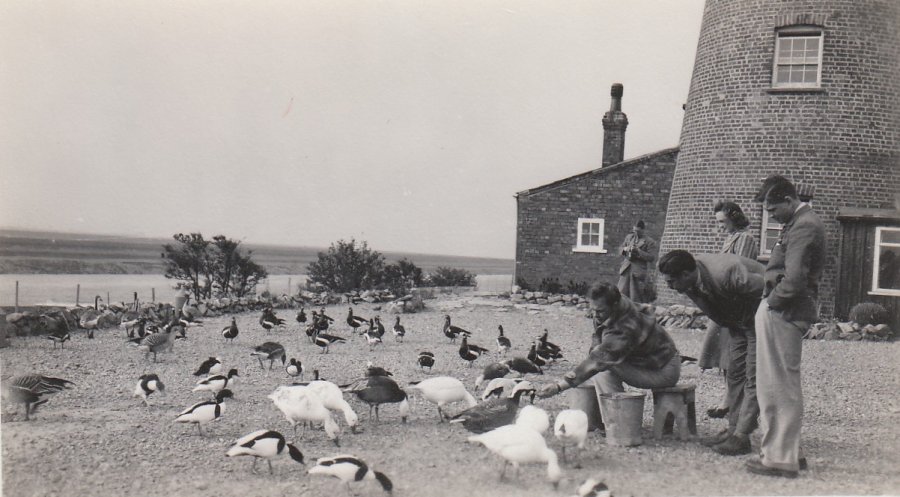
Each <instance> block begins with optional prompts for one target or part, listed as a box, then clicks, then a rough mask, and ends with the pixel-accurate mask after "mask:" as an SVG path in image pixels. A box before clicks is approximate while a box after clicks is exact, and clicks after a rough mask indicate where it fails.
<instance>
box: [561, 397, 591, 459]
mask: <svg viewBox="0 0 900 497" xmlns="http://www.w3.org/2000/svg"><path fill="white" fill-rule="evenodd" d="M553 434H554V435H556V438H557V440H559V441H560V442H561V443H562V455H563V461H565V460H566V446H567V445H574V446H576V447H577V448H579V449H583V448H584V442H585V440H587V434H588V416H587V414H586V413H585V412H584V411H582V410H581V409H566V410H563V411H560V412H559V414H557V415H556V422H555V423H554V424H553Z"/></svg>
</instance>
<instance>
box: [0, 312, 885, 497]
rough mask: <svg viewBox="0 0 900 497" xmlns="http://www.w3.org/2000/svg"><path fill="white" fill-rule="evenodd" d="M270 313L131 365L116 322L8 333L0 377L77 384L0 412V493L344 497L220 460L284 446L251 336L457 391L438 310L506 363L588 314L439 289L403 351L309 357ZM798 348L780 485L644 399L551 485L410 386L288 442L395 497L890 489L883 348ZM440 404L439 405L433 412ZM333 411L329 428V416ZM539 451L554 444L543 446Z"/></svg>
mask: <svg viewBox="0 0 900 497" xmlns="http://www.w3.org/2000/svg"><path fill="white" fill-rule="evenodd" d="M346 312H347V307H346V306H334V307H331V308H329V309H328V313H329V315H331V316H332V317H334V318H335V320H336V325H334V326H333V328H336V329H337V330H338V331H339V332H340V334H341V335H343V336H346V335H347V334H348V330H349V327H348V326H347V325H346V323H345V322H344V317H345V316H346ZM375 312H376V311H374V310H373V306H372V305H365V304H364V305H360V306H357V307H356V309H355V313H356V314H358V315H362V316H365V317H369V316H371V315H373V314H374V313H375ZM278 314H279V315H280V316H281V317H284V318H288V320H289V324H290V326H288V327H287V328H286V329H285V330H282V331H273V332H271V333H270V334H268V335H267V334H266V332H265V331H264V330H262V329H261V327H260V326H259V325H258V324H257V318H258V313H255V312H254V313H247V314H242V315H238V316H237V323H238V326H239V328H240V330H241V333H240V336H239V337H238V339H237V340H236V341H235V343H234V344H233V345H228V344H225V343H224V341H223V339H222V337H221V335H220V333H219V330H221V329H222V327H224V326H226V325H227V324H228V322H229V318H230V316H220V317H215V318H207V319H206V320H205V322H204V326H203V327H202V328H191V329H189V331H188V335H189V339H188V340H186V341H178V342H176V344H175V350H174V353H172V354H166V355H161V356H160V361H161V362H159V363H158V364H153V363H152V362H148V361H145V360H144V358H143V355H142V354H141V353H140V352H139V351H138V350H137V349H135V348H133V347H131V346H128V345H126V344H124V343H123V336H124V335H123V332H122V331H119V330H112V329H110V330H105V331H102V332H99V333H97V338H96V339H94V340H87V339H86V338H85V336H84V335H83V334H82V333H80V332H79V333H78V334H77V336H76V337H75V340H74V341H73V342H70V343H69V344H68V346H67V348H66V349H65V350H53V349H52V346H51V345H52V344H51V343H50V342H49V341H47V340H43V339H40V338H13V339H12V345H11V347H9V348H6V349H2V350H0V366H2V376H3V378H9V377H10V376H13V375H16V374H23V373H29V372H38V373H42V374H47V375H53V376H60V377H64V378H67V379H70V380H72V381H74V382H76V383H77V388H76V389H74V390H71V391H66V392H63V393H60V394H57V395H55V396H53V397H52V398H51V400H50V402H48V403H47V404H46V405H44V406H42V407H41V409H40V410H39V411H38V412H37V414H36V415H35V416H34V418H33V419H32V420H31V421H28V422H25V421H23V419H22V413H21V407H16V406H10V405H5V404H4V406H3V416H2V425H0V429H2V476H3V494H4V495H6V496H10V497H12V496H38V495H102V496H130V495H134V496H155V495H166V496H168V497H173V496H188V495H215V496H220V497H228V496H243V495H252V496H270V495H271V496H275V495H291V496H293V497H297V496H302V495H310V496H318V495H322V496H326V495H335V494H338V495H343V493H344V491H343V490H342V489H340V488H339V486H338V484H337V481H336V480H331V479H327V478H322V477H310V476H308V475H307V474H306V469H307V468H308V467H309V464H307V466H306V468H304V467H303V466H301V465H299V464H296V463H295V462H293V461H291V460H290V459H289V458H282V459H278V460H275V461H274V462H273V466H274V467H275V474H274V475H271V476H270V475H269V474H268V473H267V472H266V471H261V472H260V474H258V475H255V474H252V473H251V472H250V463H251V461H250V460H249V459H246V458H226V457H224V453H225V451H226V450H227V449H228V448H229V447H230V445H231V443H232V442H233V441H234V439H236V438H238V437H240V436H242V435H245V434H247V433H250V432H252V431H255V430H258V429H262V428H268V429H275V430H278V431H281V432H282V433H285V435H286V436H287V438H288V439H289V440H291V439H292V438H294V437H293V435H292V434H291V433H290V428H289V425H288V424H287V422H286V421H285V420H284V418H283V416H282V414H281V413H280V412H279V411H278V410H277V409H276V408H275V407H274V406H273V405H272V403H271V401H269V399H267V398H266V396H267V395H268V394H269V393H271V392H272V391H273V390H274V389H275V387H277V386H278V385H281V384H288V383H290V381H289V379H288V377H287V375H286V374H285V373H284V371H283V369H280V370H277V371H275V370H273V373H272V374H271V375H269V376H268V377H266V376H265V375H264V374H263V371H261V370H260V367H259V363H258V362H256V360H255V358H251V357H250V355H249V352H250V349H251V348H252V347H253V346H254V345H258V344H260V343H262V342H264V341H267V340H275V341H278V342H281V343H282V344H283V345H285V347H286V349H287V351H288V357H299V358H300V359H301V360H302V361H303V363H304V365H305V366H306V367H307V368H308V371H312V369H314V368H317V369H319V370H320V371H321V374H322V377H323V378H324V379H328V380H332V381H335V382H338V383H344V382H349V381H350V380H352V379H355V378H357V377H360V376H362V373H363V371H364V368H365V363H366V361H367V360H372V361H373V362H375V363H376V364H378V365H382V366H384V367H386V368H388V369H389V370H391V371H393V373H394V377H395V378H396V379H397V380H398V382H399V383H400V384H401V385H405V384H406V383H408V382H409V381H413V380H418V379H423V378H425V377H428V376H430V375H452V376H455V377H457V378H460V379H462V380H463V381H464V383H465V384H466V385H467V386H470V387H471V386H472V385H473V383H474V379H475V377H476V376H477V375H478V374H479V372H480V367H479V365H480V366H481V367H483V366H484V365H485V364H487V363H488V361H489V359H486V358H482V359H480V360H479V361H477V362H476V366H475V367H472V368H471V369H470V368H466V367H465V363H463V362H462V361H461V360H460V358H459V357H458V355H457V349H458V346H457V345H452V344H450V343H449V342H448V340H447V339H446V338H445V337H444V336H443V335H442V334H441V333H440V327H441V324H442V317H443V315H444V314H450V315H451V316H452V317H453V323H454V324H455V325H457V326H461V327H463V328H466V329H469V330H472V331H474V332H475V333H474V337H473V339H472V342H473V343H475V344H479V345H482V346H485V347H488V348H490V349H491V350H493V349H494V348H495V347H494V337H495V336H496V331H495V330H496V327H497V325H498V324H502V325H503V327H504V329H505V330H506V334H507V336H509V337H510V338H511V339H512V341H513V351H512V353H514V354H515V355H525V354H526V353H527V350H528V347H529V345H530V342H531V340H532V339H533V338H534V337H536V336H537V335H538V334H540V333H541V331H542V330H543V329H544V328H547V329H549V330H550V340H551V341H554V342H555V343H557V344H559V345H561V346H562V347H563V350H564V351H565V352H566V353H567V357H570V358H576V359H577V358H580V357H582V356H583V354H584V353H585V348H586V344H587V343H588V341H589V340H588V335H587V334H588V330H589V321H588V320H587V319H586V318H585V317H584V314H583V311H577V310H575V309H573V308H560V307H552V306H551V307H544V308H543V310H540V311H537V310H529V309H521V308H513V307H511V306H509V304H508V302H504V301H501V300H493V299H484V298H455V299H453V298H449V297H444V298H442V299H439V300H431V301H428V309H426V311H424V312H422V313H419V314H413V315H404V316H403V323H404V325H405V326H406V329H407V330H408V335H407V338H406V341H405V342H404V343H402V344H398V343H395V342H394V340H393V338H392V337H391V336H386V338H387V340H386V341H385V344H384V346H383V347H380V348H379V349H378V350H376V351H374V352H369V350H368V347H367V346H366V345H365V342H364V340H362V339H360V338H356V339H354V340H352V341H351V342H350V343H347V344H342V345H337V346H335V347H333V348H332V351H331V353H330V354H328V355H321V354H319V353H318V349H317V348H316V347H314V346H313V345H311V344H310V343H309V342H308V341H307V340H306V337H305V335H304V334H302V333H301V332H300V328H299V326H298V325H297V324H296V323H295V322H294V321H293V315H294V313H293V311H288V310H282V311H278ZM384 321H385V322H386V325H388V326H390V324H391V323H392V322H393V318H392V317H391V316H385V319H384ZM388 334H389V335H390V332H388ZM673 336H674V338H675V341H676V342H677V343H678V346H679V349H680V351H681V352H682V353H683V354H686V355H694V356H696V354H697V353H698V351H699V348H700V342H701V340H702V332H701V331H697V330H693V331H689V330H678V331H675V332H674V333H673ZM804 348H805V351H804V361H803V364H804V365H803V367H804V371H803V383H804V392H805V399H806V414H805V418H804V439H803V440H804V449H805V451H806V454H807V457H808V460H809V464H810V469H809V470H808V471H805V472H803V473H801V476H800V478H798V479H796V480H786V479H782V478H767V477H761V476H756V475H751V474H748V473H746V472H745V471H744V469H743V465H744V460H745V459H746V458H745V457H737V458H734V457H723V456H719V455H717V454H715V453H713V452H712V451H711V450H709V449H707V448H704V447H702V446H700V445H699V444H698V443H696V442H693V441H685V442H682V441H678V440H676V439H672V438H668V437H666V438H663V439H662V440H661V441H656V440H653V439H652V438H651V428H652V424H651V414H652V413H651V403H650V402H649V401H648V402H646V403H645V412H644V428H643V435H644V444H643V445H641V446H639V447H633V448H622V447H612V446H607V445H606V444H605V439H603V438H602V437H600V436H599V435H596V434H593V433H592V434H591V436H590V437H589V440H588V447H587V449H586V450H584V451H583V452H582V453H581V454H580V455H579V456H578V457H577V458H575V459H574V460H572V459H571V458H570V461H569V462H568V463H565V464H563V472H564V475H563V480H562V482H561V484H560V487H559V489H558V490H554V489H553V488H552V487H551V486H550V485H549V484H548V483H547V482H546V480H545V475H546V467H544V466H530V467H528V466H526V467H523V469H522V470H521V471H520V474H519V478H518V479H510V480H507V481H503V482H501V481H498V471H499V470H500V468H501V466H502V463H501V461H500V460H499V459H498V458H496V457H495V456H492V455H491V454H489V453H488V452H487V450H486V449H484V448H483V447H481V446H472V445H469V444H466V443H465V442H464V441H465V438H466V436H467V435H468V432H466V431H465V430H464V429H463V428H462V427H461V426H459V425H452V426H450V425H447V424H438V423H437V411H436V410H435V408H434V406H433V405H431V404H428V403H427V402H425V401H424V400H422V399H421V398H418V397H416V395H415V394H412V396H411V397H412V401H411V406H412V414H411V417H410V421H409V423H407V424H401V422H400V419H399V416H398V415H397V410H396V407H394V406H386V407H384V408H383V409H382V416H381V422H380V423H378V424H375V423H373V422H371V421H370V419H369V417H368V409H367V408H366V407H365V405H364V404H362V403H361V402H359V401H358V400H356V399H353V400H351V404H353V406H354V408H355V409H356V410H357V412H358V413H359V414H360V418H361V426H362V427H363V431H362V432H361V433H359V434H352V433H350V432H349V430H345V431H344V433H343V434H342V437H341V445H342V446H341V447H340V448H336V447H334V445H333V444H331V443H330V442H328V441H327V440H326V439H325V436H324V433H323V432H322V431H321V430H315V431H308V432H306V433H305V434H304V435H303V436H302V437H301V436H299V435H298V437H297V438H294V440H293V441H294V442H295V443H297V445H298V446H299V447H300V449H301V450H302V451H303V453H304V454H305V456H306V458H307V460H308V461H310V460H311V461H314V460H315V458H317V457H323V456H330V455H335V454H338V453H351V454H355V455H357V456H360V457H362V458H363V459H364V460H366V461H367V462H368V463H369V464H370V466H372V467H374V468H375V469H377V470H380V471H383V472H384V473H386V474H387V475H388V476H390V477H391V479H392V480H393V481H394V484H395V489H394V493H395V494H396V495H406V496H422V495H428V496H433V497H440V496H468V495H490V496H498V497H500V496H510V497H512V496H550V495H571V494H573V493H574V490H575V488H576V487H577V486H578V484H580V483H581V482H582V481H583V480H584V479H585V478H586V477H589V476H594V477H599V478H601V479H603V480H604V481H605V482H606V483H607V484H608V485H609V487H610V488H611V489H612V491H613V493H614V494H615V495H619V496H624V495H632V496H656V495H660V496H662V495H667V496H668V495H863V494H867V495H870V494H897V493H898V492H900V476H898V474H897V470H896V468H897V466H896V463H897V455H898V448H900V444H898V433H900V429H898V420H900V419H898V413H900V400H898V396H897V393H898V383H900V374H898V373H900V371H898V369H900V366H898V364H900V361H898V351H900V344H898V343H864V342H835V341H808V342H806V343H805V344H804ZM421 350H431V351H433V352H434V353H435V354H436V356H437V365H436V367H435V370H434V371H433V372H432V373H430V374H429V373H427V372H422V371H420V370H419V369H418V368H417V366H416V365H415V358H416V356H417V353H418V352H419V351H421ZM210 355H217V356H219V357H222V358H223V359H224V361H225V364H226V367H236V368H237V369H238V370H239V372H240V377H239V379H238V381H237V383H236V384H235V386H234V392H235V399H233V400H229V401H227V405H228V409H227V412H226V414H225V415H224V417H223V418H222V419H220V420H219V421H218V422H216V423H212V424H209V425H206V429H205V432H206V436H204V437H200V436H198V435H196V430H194V431H193V432H192V431H191V428H190V427H189V426H187V425H180V424H179V425H174V424H172V419H174V417H175V416H176V415H177V414H178V413H179V412H180V411H181V410H183V409H185V408H186V407H188V406H190V405H191V404H193V403H195V402H199V401H200V400H206V399H207V398H208V395H201V394H200V393H192V392H191V388H192V386H193V384H194V382H195V380H196V378H195V377H194V376H192V375H191V373H192V372H193V370H194V369H195V368H196V366H197V365H198V364H199V363H200V362H201V361H202V360H203V359H204V358H206V357H208V356H210ZM569 365H571V364H569ZM569 365H566V364H565V363H563V364H561V365H557V366H555V367H554V368H553V369H551V370H550V371H549V372H548V374H547V377H548V378H557V377H558V376H559V375H561V374H562V373H564V372H565V371H566V368H567V367H568V366H569ZM149 372H154V373H157V374H158V375H159V376H160V378H161V379H162V380H163V382H164V383H165V384H166V387H167V392H168V393H167V395H166V396H164V397H157V396H153V397H152V398H151V402H152V406H151V407H149V408H145V407H143V405H141V403H140V401H139V400H138V399H134V398H132V397H131V393H132V390H133V389H134V386H135V384H136V382H137V378H138V376H140V375H141V374H143V373H149ZM682 381H685V382H692V383H695V384H696V385H697V412H698V425H699V426H698V429H699V432H700V435H705V434H711V433H714V432H716V431H718V430H719V429H720V428H722V427H723V423H724V422H723V421H721V420H710V419H707V418H706V417H705V415H703V414H701V413H705V411H706V409H707V408H709V407H711V406H712V405H713V404H714V403H716V402H717V400H718V399H719V398H720V397H721V395H722V392H723V382H722V379H721V377H720V376H719V375H718V374H716V373H713V372H700V371H699V370H698V369H697V368H696V366H686V367H685V368H684V369H683V371H682ZM648 400H649V399H648ZM566 402H567V399H566V395H565V394H563V395H561V396H557V397H555V398H552V399H546V400H538V401H537V403H538V405H540V406H541V407H543V408H545V409H547V410H549V411H551V412H557V411H558V410H560V409H562V408H564V407H565V405H566ZM15 409H19V411H20V412H18V413H16V412H15V411H14V410H15ZM457 409H460V407H456V406H451V407H450V408H449V409H448V411H453V412H455V410H457ZM338 421H339V422H340V423H343V419H342V418H339V419H338ZM548 438H552V435H550V436H548ZM550 444H551V446H553V447H556V444H555V441H553V440H551V441H550ZM756 446H758V434H757V437H755V438H754V447H756ZM260 469H263V470H264V469H265V464H263V465H262V466H260ZM354 491H355V492H356V493H358V494H361V495H383V493H382V491H381V489H380V487H378V486H377V484H375V483H374V482H367V483H365V484H357V485H355V486H354Z"/></svg>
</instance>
